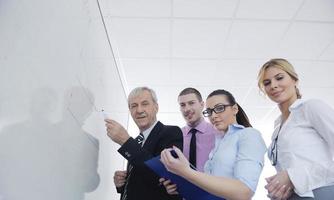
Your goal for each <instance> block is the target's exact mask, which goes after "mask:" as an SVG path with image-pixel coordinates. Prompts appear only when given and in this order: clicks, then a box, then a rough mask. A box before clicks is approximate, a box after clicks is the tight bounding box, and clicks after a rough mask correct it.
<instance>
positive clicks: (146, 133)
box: [142, 121, 158, 143]
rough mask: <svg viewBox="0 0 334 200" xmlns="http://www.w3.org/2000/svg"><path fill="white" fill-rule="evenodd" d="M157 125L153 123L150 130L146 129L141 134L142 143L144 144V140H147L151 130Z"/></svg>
mask: <svg viewBox="0 0 334 200" xmlns="http://www.w3.org/2000/svg"><path fill="white" fill-rule="evenodd" d="M157 123H158V121H155V122H154V123H153V125H152V126H151V127H150V128H148V129H146V130H145V131H143V132H142V134H143V135H144V142H145V140H146V138H148V136H149V135H150V133H151V131H152V129H153V128H154V127H155V125H156V124H157ZM144 142H143V143H144Z"/></svg>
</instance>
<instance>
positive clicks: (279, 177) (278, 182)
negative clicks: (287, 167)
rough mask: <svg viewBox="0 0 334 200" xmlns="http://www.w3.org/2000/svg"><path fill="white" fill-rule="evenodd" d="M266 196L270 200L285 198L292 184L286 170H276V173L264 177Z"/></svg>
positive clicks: (291, 188)
mask: <svg viewBox="0 0 334 200" xmlns="http://www.w3.org/2000/svg"><path fill="white" fill-rule="evenodd" d="M266 181H267V183H268V184H267V185H266V186H265V188H266V189H267V191H268V197H269V198H270V199H272V200H286V199H288V198H289V197H290V196H291V194H292V192H293V188H294V186H293V184H292V182H291V180H290V178H289V175H288V173H287V171H281V172H278V173H277V174H276V175H274V176H271V177H268V178H266Z"/></svg>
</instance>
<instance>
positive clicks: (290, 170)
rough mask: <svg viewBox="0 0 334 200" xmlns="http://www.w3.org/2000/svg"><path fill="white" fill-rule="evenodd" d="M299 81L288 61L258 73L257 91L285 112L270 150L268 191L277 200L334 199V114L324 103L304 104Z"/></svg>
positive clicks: (273, 62) (272, 62) (270, 64)
mask: <svg viewBox="0 0 334 200" xmlns="http://www.w3.org/2000/svg"><path fill="white" fill-rule="evenodd" d="M298 80H299V78H298V75H297V73H296V72H295V70H294V68H293V66H292V65H291V64H290V63H289V62H288V61H287V60H285V59H271V60H269V61H268V62H266V63H265V64H264V65H263V66H262V68H261V69H260V72H259V75H258V86H259V88H260V89H261V90H262V91H263V92H264V93H265V94H266V95H267V96H268V97H269V98H270V99H271V100H272V101H274V102H275V103H277V105H278V108H279V110H280V111H281V115H280V116H279V117H278V119H277V120H276V121H275V130H274V133H273V135H272V144H271V145H270V147H269V150H268V156H269V158H270V160H271V162H272V165H273V166H275V168H276V170H277V173H276V175H274V176H271V177H269V178H266V181H267V182H268V184H267V185H266V186H265V188H266V189H267V190H268V196H269V197H270V198H271V199H275V200H276V199H279V200H281V199H284V200H285V199H289V200H297V199H319V200H330V199H331V200H332V199H334V186H333V185H334V162H333V155H334V154H333V153H334V110H333V109H332V108H331V107H330V106H329V105H327V104H326V103H324V102H323V101H320V100H316V99H311V100H302V99H301V94H300V92H299V90H298V88H297V84H298ZM312 190H313V191H312Z"/></svg>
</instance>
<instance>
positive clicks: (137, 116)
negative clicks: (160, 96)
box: [129, 90, 159, 131]
mask: <svg viewBox="0 0 334 200" xmlns="http://www.w3.org/2000/svg"><path fill="white" fill-rule="evenodd" d="M129 109H130V112H131V116H132V119H133V120H134V121H135V123H136V124H137V126H138V128H139V130H140V131H145V130H146V129H148V128H150V127H151V126H152V125H153V123H154V122H155V121H156V120H157V112H158V109H159V106H158V104H157V103H155V102H154V101H153V98H152V95H151V93H150V92H149V91H147V90H144V91H142V92H141V93H139V94H138V95H136V96H134V97H132V98H131V99H129Z"/></svg>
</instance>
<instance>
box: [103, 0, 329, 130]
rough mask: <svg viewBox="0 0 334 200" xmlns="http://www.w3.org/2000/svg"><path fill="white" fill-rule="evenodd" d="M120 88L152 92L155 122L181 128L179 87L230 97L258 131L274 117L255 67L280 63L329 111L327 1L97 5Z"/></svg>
mask: <svg viewBox="0 0 334 200" xmlns="http://www.w3.org/2000/svg"><path fill="white" fill-rule="evenodd" d="M99 2H100V5H101V12H102V14H103V17H104V20H105V24H106V29H107V31H108V34H109V37H110V38H111V45H112V50H113V52H114V55H115V57H116V60H117V66H118V68H119V69H120V71H121V72H122V73H121V76H122V77H123V85H125V88H128V89H131V88H134V87H136V86H142V85H147V86H149V87H152V88H153V89H155V90H156V91H157V93H158V98H159V101H160V102H159V103H160V118H162V119H164V120H167V121H168V122H171V123H177V124H180V125H182V124H183V122H182V118H181V116H180V114H179V110H178V105H177V102H176V98H177V95H178V93H179V92H180V91H181V90H182V89H183V88H185V87H189V86H191V87H196V88H198V89H199V90H200V92H202V94H203V96H204V97H206V96H207V94H209V93H210V92H211V91H213V90H214V89H218V88H223V89H226V90H229V91H231V92H232V93H233V94H234V95H235V97H236V99H237V101H238V102H239V103H240V104H241V105H242V106H243V107H244V108H245V110H246V112H247V113H248V114H249V117H250V118H251V120H252V122H253V123H255V124H257V126H259V128H263V127H262V126H267V125H268V122H272V121H273V120H274V118H275V117H276V116H277V114H278V112H277V110H276V109H275V107H276V106H275V105H274V104H273V103H271V102H270V101H269V100H267V99H266V98H264V97H263V95H261V94H260V93H259V90H258V88H257V82H256V78H257V73H258V70H259V68H260V66H261V65H262V64H263V63H265V62H266V61H267V60H269V59H270V58H277V57H281V58H286V59H288V60H289V61H290V62H291V63H292V64H293V65H294V66H295V68H296V70H297V72H298V73H299V75H300V88H301V92H302V94H303V95H304V97H305V98H312V97H316V98H321V99H324V100H325V101H327V102H328V103H330V104H332V105H334V96H333V95H332V94H333V92H334V88H333V87H334V80H333V79H332V76H331V74H332V72H334V69H333V64H334V12H333V10H334V1H332V0H279V1H278V0H252V1H249V0H210V1H208V0H136V1H133V0H108V1H106V0H100V1H99Z"/></svg>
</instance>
